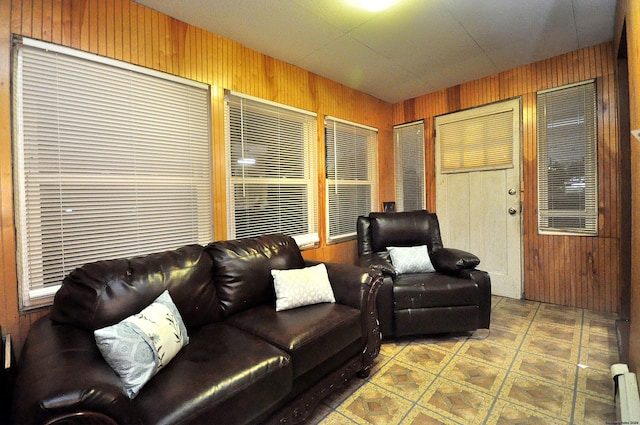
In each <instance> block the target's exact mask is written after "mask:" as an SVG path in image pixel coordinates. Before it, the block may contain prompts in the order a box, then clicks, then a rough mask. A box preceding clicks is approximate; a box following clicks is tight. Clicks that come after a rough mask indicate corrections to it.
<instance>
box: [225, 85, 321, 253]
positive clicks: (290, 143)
mask: <svg viewBox="0 0 640 425" xmlns="http://www.w3.org/2000/svg"><path fill="white" fill-rule="evenodd" d="M225 125H226V130H225V139H226V156H227V181H228V184H227V188H228V194H227V196H228V199H229V208H228V211H229V234H230V235H231V237H233V238H242V237H249V236H257V235H261V234H266V233H284V234H287V235H289V236H292V237H294V239H296V241H297V242H298V244H299V245H300V246H301V247H305V246H310V245H314V244H316V243H317V242H318V241H319V238H318V229H317V226H318V213H317V165H316V164H317V159H316V158H317V153H316V150H317V142H316V140H317V137H318V133H317V128H318V127H317V126H318V124H317V115H316V114H314V113H311V112H307V111H303V110H300V109H297V108H292V107H288V106H285V105H280V104H276V103H273V102H267V101H265V100H262V99H256V98H253V97H250V96H247V95H243V94H237V93H232V92H230V91H227V92H226V95H225Z"/></svg>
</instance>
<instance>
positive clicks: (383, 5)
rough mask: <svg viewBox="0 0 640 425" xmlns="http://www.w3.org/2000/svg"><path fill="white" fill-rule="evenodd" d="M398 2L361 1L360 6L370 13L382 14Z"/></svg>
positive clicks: (384, 0) (389, 0)
mask: <svg viewBox="0 0 640 425" xmlns="http://www.w3.org/2000/svg"><path fill="white" fill-rule="evenodd" d="M396 1H398V0H360V6H361V7H363V8H364V9H366V10H368V11H369V12H380V11H382V10H385V9H387V8H389V7H390V6H391V5H393V4H394V3H395V2H396Z"/></svg>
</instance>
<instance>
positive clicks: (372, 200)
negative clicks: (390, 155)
mask: <svg viewBox="0 0 640 425" xmlns="http://www.w3.org/2000/svg"><path fill="white" fill-rule="evenodd" d="M338 127H340V128H342V129H344V130H346V131H351V132H352V133H353V134H354V137H355V136H356V135H359V136H360V137H364V138H365V139H366V141H365V144H366V145H365V148H366V169H365V170H360V169H356V168H354V167H349V168H350V169H351V170H354V169H356V170H358V171H360V172H365V174H366V178H364V179H359V178H343V177H345V176H338V174H339V173H340V172H341V171H345V170H344V169H340V170H339V169H338V168H340V167H339V166H336V164H337V163H338V157H340V155H339V152H338V143H339V139H338V137H337V131H338ZM324 128H325V177H326V192H325V195H326V217H327V219H326V232H327V244H333V243H339V242H343V241H346V240H350V239H354V238H356V236H357V235H356V221H357V218H358V216H359V215H367V214H369V212H372V211H379V205H378V129H377V128H374V127H370V126H367V125H364V124H358V123H355V122H352V121H347V120H343V119H339V118H335V117H331V116H328V115H327V116H325V120H324ZM329 132H332V133H333V136H332V140H333V143H331V141H330V138H329ZM358 132H360V133H362V134H356V133H358ZM331 145H332V146H331ZM331 149H333V155H331V152H330V151H331ZM331 164H333V166H332V165H331ZM340 187H343V188H348V189H354V188H355V189H356V190H357V188H365V189H368V190H369V193H370V195H369V198H368V200H361V199H354V198H353V197H351V199H350V201H351V202H353V203H349V205H348V207H349V208H350V209H349V211H348V212H349V213H351V215H352V217H342V216H340V217H337V218H336V217H334V215H333V214H332V213H331V210H332V201H331V200H332V198H333V199H335V196H334V197H332V194H331V191H332V190H333V192H334V193H333V195H338V192H339V191H340ZM341 194H342V193H341ZM346 195H347V196H348V194H346ZM359 201H364V204H365V205H367V204H368V208H367V207H363V206H361V205H358V203H359ZM352 211H353V212H352ZM336 219H339V220H340V222H337V223H336V222H335V220H336ZM351 223H352V225H351ZM335 226H337V227H344V228H349V229H353V231H347V232H342V233H338V234H335V235H334V234H332V227H335Z"/></svg>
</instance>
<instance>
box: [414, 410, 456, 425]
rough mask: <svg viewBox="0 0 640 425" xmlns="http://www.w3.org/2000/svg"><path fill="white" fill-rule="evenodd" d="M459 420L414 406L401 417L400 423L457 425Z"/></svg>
mask: <svg viewBox="0 0 640 425" xmlns="http://www.w3.org/2000/svg"><path fill="white" fill-rule="evenodd" d="M459 424H460V422H457V421H454V420H452V419H449V418H447V417H446V416H442V415H439V414H438V413H436V412H433V411H431V410H427V409H425V408H423V407H420V406H415V407H414V408H413V409H411V411H410V412H409V413H408V414H407V416H406V417H405V418H404V419H403V421H402V425H459Z"/></svg>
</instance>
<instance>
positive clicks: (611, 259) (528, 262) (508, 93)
mask: <svg viewBox="0 0 640 425" xmlns="http://www.w3.org/2000/svg"><path fill="white" fill-rule="evenodd" d="M614 60H615V58H614V55H613V46H612V44H611V43H607V44H602V45H598V46H593V47H589V48H586V49H582V50H579V51H576V52H572V53H569V54H565V55H562V56H558V57H554V58H552V59H548V60H544V61H541V62H536V63H533V64H530V65H526V66H522V67H519V68H516V69H513V70H510V71H506V72H502V73H499V74H495V75H492V76H490V77H487V78H483V79H480V80H476V81H472V82H469V83H466V84H461V85H459V86H456V87H452V88H449V89H446V90H442V91H438V92H435V93H431V94H428V95H425V96H420V97H418V98H415V99H410V100H407V101H405V102H401V103H399V104H396V105H394V117H393V123H394V124H402V123H405V122H409V121H414V120H418V119H424V120H425V135H426V146H427V149H426V152H427V153H426V164H427V167H426V168H427V207H428V208H429V209H432V210H434V209H435V175H434V169H435V153H434V152H435V137H434V128H433V126H434V117H436V116H438V115H442V114H447V113H450V112H455V111H459V110H462V109H467V108H473V107H476V106H480V105H484V104H488V103H492V102H497V101H501V100H505V99H510V98H515V97H521V98H522V149H521V150H522V191H523V192H522V202H523V213H522V217H523V234H524V238H523V270H524V276H523V279H524V289H525V298H526V299H530V300H536V301H543V302H549V303H554V304H560V305H565V306H573V307H581V308H588V309H593V310H598V311H604V312H617V311H618V309H619V293H620V287H619V278H620V267H619V264H620V235H621V233H620V232H621V223H620V217H621V214H620V210H621V204H620V189H619V179H620V176H619V168H620V158H619V155H618V134H617V117H616V99H615V96H616V91H615V79H614ZM588 79H595V80H596V84H597V93H598V94H597V96H598V185H599V199H598V202H599V235H598V237H570V236H547V235H539V234H538V230H537V143H536V137H537V135H536V92H537V91H539V90H545V89H549V88H553V87H559V86H563V85H566V84H570V83H574V82H579V81H584V80H588Z"/></svg>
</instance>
